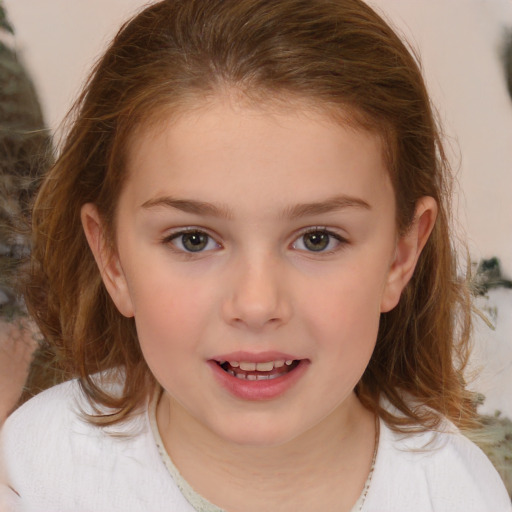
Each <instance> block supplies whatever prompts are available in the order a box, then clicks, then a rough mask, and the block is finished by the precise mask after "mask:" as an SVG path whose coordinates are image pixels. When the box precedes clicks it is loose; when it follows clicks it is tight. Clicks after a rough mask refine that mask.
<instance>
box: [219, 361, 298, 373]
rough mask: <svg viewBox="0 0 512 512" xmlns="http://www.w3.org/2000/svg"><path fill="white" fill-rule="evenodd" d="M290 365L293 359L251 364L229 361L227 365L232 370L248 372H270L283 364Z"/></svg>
mask: <svg viewBox="0 0 512 512" xmlns="http://www.w3.org/2000/svg"><path fill="white" fill-rule="evenodd" d="M292 363H293V359H289V360H287V361H285V360H284V359H278V360H277V361H266V362H263V363H252V362H249V361H229V364H230V365H231V366H232V367H233V368H240V369H241V370H245V371H248V372H252V371H258V372H270V371H272V370H273V369H274V368H281V367H282V366H284V365H285V364H287V365H288V366H290V365H291V364H292Z"/></svg>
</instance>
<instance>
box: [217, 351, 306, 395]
mask: <svg viewBox="0 0 512 512" xmlns="http://www.w3.org/2000/svg"><path fill="white" fill-rule="evenodd" d="M208 364H209V365H210V367H211V369H212V371H213V374H214V376H215V378H216V379H217V381H218V382H220V384H221V385H222V386H223V387H224V389H226V390H227V391H229V393H231V394H232V395H234V396H236V397H237V398H241V399H243V400H254V401H256V400H271V399H273V398H277V397H279V396H280V395H283V394H284V393H286V391H288V390H289V389H290V388H291V387H293V386H294V385H295V383H296V382H297V381H298V380H299V379H300V378H301V377H302V376H303V375H304V373H305V372H306V370H307V368H308V366H309V362H308V361H307V360H305V359H303V360H301V361H300V363H299V364H298V365H297V366H296V367H295V368H294V369H293V370H291V371H290V372H288V373H285V374H283V376H282V377H277V378H275V379H267V380H245V379H238V378H237V377H234V376H233V375H230V374H229V373H227V372H226V371H224V370H223V369H222V368H221V367H220V366H219V365H218V364H217V363H216V362H215V361H208Z"/></svg>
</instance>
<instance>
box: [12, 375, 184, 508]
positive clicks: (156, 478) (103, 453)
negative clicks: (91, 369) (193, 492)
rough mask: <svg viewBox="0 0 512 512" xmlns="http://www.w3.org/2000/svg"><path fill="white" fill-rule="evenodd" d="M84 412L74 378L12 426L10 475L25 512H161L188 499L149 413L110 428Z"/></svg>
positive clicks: (30, 405)
mask: <svg viewBox="0 0 512 512" xmlns="http://www.w3.org/2000/svg"><path fill="white" fill-rule="evenodd" d="M82 410H85V411H88V404H87V401H86V400H85V399H84V398H83V395H82V392H81V390H80V387H79V385H78V382H77V381H70V382H66V383H63V384H60V385H58V386H55V387H54V388H51V389H49V390H46V391H44V392H43V393H41V394H39V395H37V396H36V397H35V398H33V399H31V400H30V401H28V402H27V403H26V404H24V405H23V406H22V407H20V408H19V409H18V410H16V411H15V412H14V413H13V414H12V415H11V416H10V417H9V418H8V420H7V422H6V423H5V426H4V429H3V431H2V444H3V451H4V457H5V464H6V468H7V474H8V479H9V483H10V485H11V487H12V488H13V489H15V491H16V492H17V493H18V494H19V495H20V496H21V502H22V504H23V507H24V510H73V511H75V512H79V511H86V510H87V511H88V510H123V511H131V510H149V509H151V510H155V511H158V510H164V505H165V506H167V505H168V504H169V503H174V504H175V505H176V504H177V503H180V502H181V500H182V498H181V497H180V495H179V491H178V490H177V488H176V486H175V485H174V484H173V482H172V480H171V479H169V477H168V475H167V473H166V470H165V466H163V464H162V463H161V460H160V458H159V455H158V450H157V448H156V446H155V443H154V440H153V437H152V434H151V431H150V428H149V422H148V419H147V414H146V411H145V410H141V411H140V412H139V413H138V414H136V415H134V416H133V417H132V418H131V419H130V420H129V421H127V422H124V423H122V424H120V425H116V426H115V427H110V428H102V427H98V426H95V425H92V424H91V423H88V422H87V421H86V420H85V419H84V418H83V417H82V414H81V411H82ZM176 510H186V508H180V507H177V508H176Z"/></svg>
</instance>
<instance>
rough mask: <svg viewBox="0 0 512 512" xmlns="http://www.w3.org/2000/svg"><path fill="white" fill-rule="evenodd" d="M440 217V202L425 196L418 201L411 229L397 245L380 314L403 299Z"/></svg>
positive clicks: (389, 309)
mask: <svg viewBox="0 0 512 512" xmlns="http://www.w3.org/2000/svg"><path fill="white" fill-rule="evenodd" d="M436 217H437V203H436V201H435V199H434V198H433V197H428V196H425V197H422V198H421V199H419V200H418V201H417V202H416V210H415V213H414V220H413V222H412V225H411V227H410V228H409V230H408V231H407V233H405V234H404V235H403V236H401V237H400V238H399V239H398V241H397V244H396V249H395V256H394V259H393V261H392V263H391V266H390V269H389V273H388V276H387V280H386V286H385V289H384V293H383V295H382V300H381V309H380V310H381V313H386V312H387V311H391V310H392V309H393V308H394V307H395V306H396V305H397V304H398V301H399V300H400V295H401V294H402V291H403V289H404V288H405V286H406V285H407V283H408V282H409V280H410V279H411V277H412V275H413V273H414V269H415V268H416V263H417V262H418V258H419V257H420V254H421V251H422V250H423V247H425V244H426V243H427V240H428V237H429V236H430V233H431V232H432V229H433V228H434V223H435V221H436Z"/></svg>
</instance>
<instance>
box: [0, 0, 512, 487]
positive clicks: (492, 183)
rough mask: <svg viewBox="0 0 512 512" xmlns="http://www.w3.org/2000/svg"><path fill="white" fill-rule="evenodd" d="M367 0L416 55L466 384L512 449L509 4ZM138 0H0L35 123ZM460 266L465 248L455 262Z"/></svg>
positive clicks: (505, 0)
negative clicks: (467, 273)
mask: <svg viewBox="0 0 512 512" xmlns="http://www.w3.org/2000/svg"><path fill="white" fill-rule="evenodd" d="M368 1H369V3H370V4H371V5H372V6H373V7H374V8H375V9H376V10H377V11H378V12H380V13H381V14H382V15H383V16H384V17H385V18H386V19H387V20H388V21H390V22H391V24H392V25H393V26H394V27H395V28H396V29H397V30H398V32H399V33H400V34H402V35H403V36H404V38H405V39H407V41H408V42H409V43H410V45H411V46H412V47H413V48H414V49H415V50H416V52H417V53H418V54H419V55H420V60H421V63H422V67H423V70H424V75H425V77H426V80H427V85H428V87H429V90H430V93H431V96H432V99H433V103H434V105H435V107H436V108H437V110H438V112H439V115H440V119H441V121H442V123H443V126H444V130H445V138H446V141H447V147H448V149H449V155H450V159H451V162H452V165H453V168H454V170H455V172H456V176H457V182H458V185H457V194H456V196H455V198H454V205H453V208H454V212H455V214H456V219H457V225H458V228H457V229H458V230H459V232H460V233H461V234H462V236H464V237H467V238H468V240H469V250H470V259H471V261H472V266H473V271H474V272H475V274H477V275H476V277H475V283H476V284H477V287H478V289H477V294H478V299H477V305H478V307H479V308H480V310H481V311H482V313H483V315H484V316H485V320H484V319H481V320H478V321H477V322H476V328H475V332H474V334H473V339H474V343H475V351H474V356H473V359H472V365H471V374H468V378H473V377H474V381H473V383H472V387H473V389H475V390H477V391H478V392H479V393H481V394H482V404H481V405H480V408H479V411H480V412H481V413H483V414H486V415H488V416H489V418H498V419H499V420H500V421H499V422H498V421H497V422H492V421H491V420H489V421H490V422H491V423H492V428H495V429H497V430H496V432H495V434H496V438H497V441H496V446H505V445H506V442H507V439H508V442H509V444H508V446H509V448H510V446H511V445H512V428H511V424H510V422H509V421H508V420H507V419H506V418H507V417H508V418H512V289H511V286H512V282H511V281H510V279H512V201H511V196H512V76H511V75H512V49H511V46H510V45H511V42H512V2H511V0H416V1H412V0H368ZM146 4H147V2H144V1H141V0H87V1H86V2H84V1H79V0H3V2H2V3H1V4H0V5H3V7H4V8H5V9H6V12H7V15H8V20H9V22H10V25H11V26H12V28H13V29H14V34H11V33H10V32H9V31H6V30H3V31H2V34H1V39H0V41H2V42H3V43H4V44H6V45H7V46H8V47H9V48H10V49H12V51H13V52H14V54H15V56H16V59H17V60H18V61H19V63H21V65H22V66H23V67H24V69H25V70H26V72H27V74H28V76H29V77H30V78H31V79H32V81H33V84H34V88H35V91H36V94H37V97H38V98H39V101H40V105H41V113H42V119H43V120H44V121H43V120H41V122H42V123H43V124H45V125H46V127H48V129H49V132H50V133H52V134H57V135H58V133H59V129H60V123H61V121H62V119H63V117H64V116H65V114H66V112H67V111H68V109H69V108H70V106H71V103H72V101H73V100H74V98H75V97H76V96H77V94H78V92H79V90H80V87H81V84H82V83H83V81H84V79H85V78H86V76H87V73H88V70H89V69H90V67H91V65H92V64H93V63H94V61H95V60H96V59H97V58H98V56H99V55H100V54H101V53H102V51H103V49H104V48H105V46H106V44H107V43H108V41H109V40H110V39H111V38H112V37H113V35H114V34H115V32H116V30H117V29H118V27H119V26H120V24H121V22H122V21H124V20H125V19H126V18H127V17H129V16H130V15H131V14H133V13H135V12H137V11H138V10H140V9H141V8H142V7H143V6H144V5H146ZM507 48H508V49H507ZM3 94H4V91H0V95H3ZM0 99H1V98H0ZM0 242H1V241H0ZM465 263H466V261H465V255H463V258H462V260H461V264H462V265H465ZM0 298H1V294H0ZM0 327H1V324H0ZM11 338H12V336H11ZM28 346H30V343H29V344H28ZM17 357H21V356H19V355H18V356H17ZM0 391H1V390H0ZM484 397H485V399H484ZM0 421H1V418H0ZM507 422H508V423H507ZM500 429H501V430H500ZM507 429H508V430H507ZM507 436H508V437H507ZM500 443H501V444H500ZM506 456H507V457H509V456H510V457H511V458H510V460H509V461H508V465H509V478H510V481H511V482H512V470H510V468H511V466H512V448H510V451H509V452H508V455H506ZM498 457H499V455H498ZM503 457H505V455H502V458H503ZM503 460H505V459H503ZM511 487H512V486H511Z"/></svg>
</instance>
